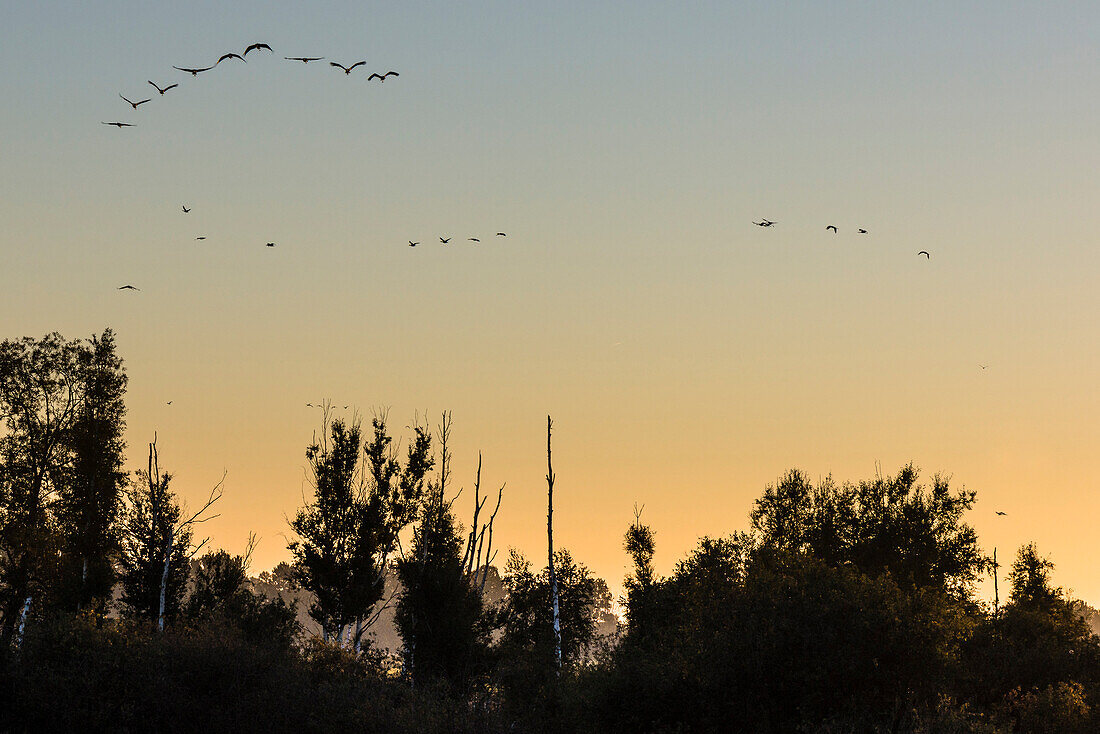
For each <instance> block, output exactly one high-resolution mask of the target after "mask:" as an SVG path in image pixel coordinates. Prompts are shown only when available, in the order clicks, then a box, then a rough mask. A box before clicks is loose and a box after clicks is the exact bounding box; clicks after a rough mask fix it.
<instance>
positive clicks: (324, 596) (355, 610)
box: [289, 408, 432, 649]
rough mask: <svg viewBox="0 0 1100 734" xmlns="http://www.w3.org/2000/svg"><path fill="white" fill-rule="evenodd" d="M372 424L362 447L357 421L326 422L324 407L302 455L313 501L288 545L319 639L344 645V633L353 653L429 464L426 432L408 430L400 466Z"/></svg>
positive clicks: (377, 422) (378, 424)
mask: <svg viewBox="0 0 1100 734" xmlns="http://www.w3.org/2000/svg"><path fill="white" fill-rule="evenodd" d="M372 426H373V429H374V434H373V437H372V439H371V440H370V441H369V442H368V443H367V444H366V446H365V447H363V446H362V437H361V430H360V425H359V422H358V421H353V422H352V423H351V425H346V424H345V423H344V422H343V421H342V420H339V419H337V420H333V421H331V423H330V422H329V420H328V410H327V408H326V411H325V418H324V419H323V423H322V429H321V438H320V440H315V441H314V442H313V443H312V444H311V445H310V446H309V448H308V449H307V450H306V458H307V459H308V460H309V462H310V467H311V469H312V473H313V486H314V500H313V503H312V504H310V505H308V506H307V507H305V508H303V509H302V510H300V511H299V512H298V514H297V516H296V517H295V518H294V520H293V521H292V522H291V528H292V529H293V530H294V532H295V533H297V535H298V537H299V540H297V541H294V542H291V543H290V545H289V548H290V551H291V552H292V553H293V554H294V558H295V561H296V570H297V576H296V579H297V581H298V583H299V584H301V586H302V587H303V588H305V589H306V590H308V591H310V592H312V593H313V594H314V596H315V598H316V601H315V602H314V603H313V605H312V606H311V607H310V610H309V613H310V616H311V617H312V618H313V619H314V620H315V621H316V622H317V623H318V624H320V625H321V629H322V635H323V636H324V638H325V639H326V640H336V641H340V642H342V641H343V640H344V636H345V633H348V632H350V635H351V645H352V646H353V647H354V648H355V649H358V648H359V646H360V644H361V640H362V635H363V633H364V632H365V631H366V629H367V627H369V625H370V623H371V622H372V621H373V618H374V616H372V610H374V608H375V606H376V605H377V604H378V602H379V601H381V599H382V595H383V591H384V581H385V574H386V569H387V567H388V564H389V557H390V554H391V553H392V552H393V551H394V550H395V548H396V546H397V540H398V535H399V533H400V532H401V530H402V529H403V528H404V527H406V526H407V525H408V524H409V523H410V522H412V520H413V519H414V517H415V514H416V511H417V509H418V507H419V504H420V501H421V498H422V496H423V493H424V478H425V475H426V474H427V472H428V471H429V470H430V469H431V467H432V459H431V456H430V448H431V436H430V435H429V434H428V432H427V431H426V430H424V429H423V428H421V427H416V428H415V429H414V431H415V438H414V440H413V442H412V443H411V444H410V446H409V449H408V454H407V457H406V460H405V464H404V466H402V465H401V463H400V462H399V461H398V458H397V456H396V452H395V451H394V450H393V448H392V441H393V439H392V438H391V437H390V436H389V434H388V432H387V430H386V424H385V419H384V418H383V417H376V418H375V419H374V420H373V421H372ZM361 448H362V450H363V453H364V455H365V459H366V461H365V462H361V461H360V456H359V454H360V449H361ZM375 612H377V610H375Z"/></svg>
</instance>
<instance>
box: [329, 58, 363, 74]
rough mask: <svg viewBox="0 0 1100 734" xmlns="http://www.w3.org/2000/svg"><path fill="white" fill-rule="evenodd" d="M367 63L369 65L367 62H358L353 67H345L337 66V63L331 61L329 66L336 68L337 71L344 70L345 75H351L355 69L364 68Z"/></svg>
mask: <svg viewBox="0 0 1100 734" xmlns="http://www.w3.org/2000/svg"><path fill="white" fill-rule="evenodd" d="M365 63H367V62H366V61H357V62H356V63H354V64H352V65H351V66H344V65H343V64H337V63H336V62H335V61H330V62H328V65H329V66H335V67H336V68H337V69H343V70H344V73H345V74H350V73H351V70H352V69H354V68H355V67H357V66H362V65H363V64H365Z"/></svg>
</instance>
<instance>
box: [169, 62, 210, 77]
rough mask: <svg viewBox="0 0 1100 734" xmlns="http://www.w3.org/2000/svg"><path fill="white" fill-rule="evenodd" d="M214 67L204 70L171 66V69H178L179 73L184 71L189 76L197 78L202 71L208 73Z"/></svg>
mask: <svg viewBox="0 0 1100 734" xmlns="http://www.w3.org/2000/svg"><path fill="white" fill-rule="evenodd" d="M214 66H217V64H214ZM214 66H208V67H206V68H205V69H185V68H183V67H182V66H173V67H172V68H173V69H179V70H180V71H186V72H187V73H188V74H190V75H191V76H198V75H199V74H201V73H202V72H204V71H210V70H211V69H213V68H214Z"/></svg>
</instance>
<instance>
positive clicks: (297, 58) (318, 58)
mask: <svg viewBox="0 0 1100 734" xmlns="http://www.w3.org/2000/svg"><path fill="white" fill-rule="evenodd" d="M283 58H284V59H286V60H287V61H301V62H302V63H303V64H308V63H309V62H310V61H322V60H323V59H324V58H325V57H324V56H284V57H283Z"/></svg>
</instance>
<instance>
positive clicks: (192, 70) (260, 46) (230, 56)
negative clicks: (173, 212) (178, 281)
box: [101, 43, 507, 291]
mask: <svg viewBox="0 0 1100 734" xmlns="http://www.w3.org/2000/svg"><path fill="white" fill-rule="evenodd" d="M253 51H256V52H260V51H267V52H269V53H274V50H273V49H272V48H271V46H269V45H268V44H266V43H253V44H251V45H249V46H248V47H247V48H245V49H244V51H242V52H241V53H239V54H237V53H233V52H229V53H224V54H222V55H221V56H220V57H218V60H217V61H215V62H214V63H213V64H211V65H210V66H204V67H186V66H173V67H172V68H173V69H176V70H178V71H182V72H184V73H186V74H190V75H191V76H192V77H197V76H198V75H199V74H202V73H203V72H207V71H210V70H212V69H214V68H216V67H217V66H218V64H220V63H221V62H223V61H231V60H234V59H236V60H239V61H242V62H244V63H247V61H248V60H247V59H246V58H245V57H247V56H248V54H249V53H251V52H253ZM283 58H284V59H285V60H287V61H299V62H301V63H303V64H309V63H311V62H314V61H324V60H325V57H324V56H284V57H283ZM366 64H367V62H366V61H356V62H355V63H353V64H351V65H350V66H345V65H343V64H341V63H338V62H336V61H329V66H331V67H334V68H336V69H339V70H340V71H342V72H344V75H345V76H351V72H352V71H354V70H355V69H357V68H359V67H360V66H366ZM399 76H401V75H400V74H399V73H398V72H396V71H393V70H390V71H386V72H384V73H379V72H373V73H371V74H370V75H369V76H367V81H368V82H369V81H372V80H374V79H377V80H378V81H379V83H384V82H385V81H386V79H388V78H389V77H399ZM147 83H148V84H149V85H150V86H152V87H153V89H155V90H157V93H158V94H159V95H160V96H162V97H163V96H164V94H165V93H166V92H168V91H170V90H172V89H175V88H176V87H178V86H179V84H178V83H174V84H168V85H166V86H163V87H162V86H160V85H159V84H157V83H156V82H154V81H153V80H151V79H150V80H147ZM118 96H119V98H121V99H122V101H123V102H125V103H126V104H128V105H130V107H131V108H132V109H133V110H137V108H138V107H140V106H141V105H143V104H145V103H146V102H151V101H152V100H153V98H152V97H150V98H147V99H139V100H132V99H130V98H129V97H126V96H125V95H123V94H122V93H119V95H118ZM101 122H102V124H104V125H111V126H114V127H117V128H119V129H122V128H124V127H135V124H134V123H131V122H121V121H112V122H105V121H101ZM180 208H181V209H182V211H183V213H184V214H190V213H191V209H192V207H189V206H187V205H186V204H183V205H181V207H180ZM496 236H497V237H507V234H505V233H504V232H497V233H496ZM195 239H196V240H199V241H201V240H205V239H206V236H205V235H201V236H199V237H196V238H195ZM452 239H453V238H452V237H440V238H439V242H440V244H444V245H446V244H449V243H450V242H451V240H452ZM466 241H467V242H481V239H480V238H478V237H468V238H466ZM408 242H409V247H416V246H417V245H419V244H420V242H418V241H417V242H414V241H413V240H409V241H408ZM275 246H276V243H274V242H268V243H266V245H265V247H275ZM117 290H120V291H140V290H141V288H138V287H137V286H135V285H131V284H126V285H121V286H119V287H118V289H117Z"/></svg>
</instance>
